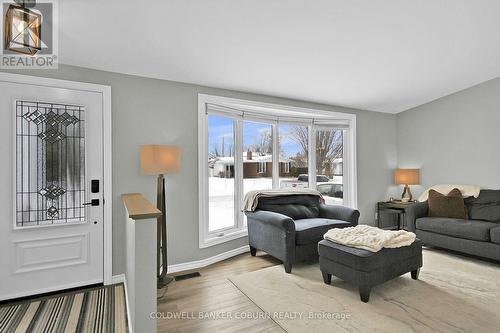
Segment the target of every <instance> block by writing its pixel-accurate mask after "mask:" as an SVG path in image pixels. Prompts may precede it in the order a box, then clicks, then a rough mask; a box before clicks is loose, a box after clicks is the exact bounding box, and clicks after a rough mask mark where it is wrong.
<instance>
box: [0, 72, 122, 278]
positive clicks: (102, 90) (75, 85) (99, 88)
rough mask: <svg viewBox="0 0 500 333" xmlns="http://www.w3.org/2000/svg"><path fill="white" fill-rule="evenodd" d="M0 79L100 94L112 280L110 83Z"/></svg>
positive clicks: (106, 261) (107, 268)
mask: <svg viewBox="0 0 500 333" xmlns="http://www.w3.org/2000/svg"><path fill="white" fill-rule="evenodd" d="M0 82H5V83H19V84H26V85H33V86H43V87H52V88H63V89H69V90H76V91H87V92H94V93H99V94H101V101H102V111H103V112H102V114H103V119H102V124H103V141H104V142H103V173H104V174H103V177H104V180H103V186H102V190H103V198H104V199H103V207H104V221H103V228H104V230H103V256H104V258H103V283H104V285H109V284H112V283H113V243H112V242H113V228H112V224H113V219H112V212H113V209H112V208H113V197H112V155H111V148H112V146H111V87H110V86H105V85H100V84H93V83H85V82H77V81H67V80H60V79H49V78H46V77H38V76H30V75H21V74H11V73H4V72H0Z"/></svg>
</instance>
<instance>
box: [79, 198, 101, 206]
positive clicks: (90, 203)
mask: <svg viewBox="0 0 500 333" xmlns="http://www.w3.org/2000/svg"><path fill="white" fill-rule="evenodd" d="M82 206H99V199H92V200H90V202H85V203H82Z"/></svg>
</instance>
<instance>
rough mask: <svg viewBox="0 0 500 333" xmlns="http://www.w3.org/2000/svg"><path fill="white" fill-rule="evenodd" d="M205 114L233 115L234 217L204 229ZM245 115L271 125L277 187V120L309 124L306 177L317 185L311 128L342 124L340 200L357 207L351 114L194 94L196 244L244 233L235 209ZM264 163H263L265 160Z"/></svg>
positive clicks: (240, 184) (239, 189)
mask: <svg viewBox="0 0 500 333" xmlns="http://www.w3.org/2000/svg"><path fill="white" fill-rule="evenodd" d="M208 114H214V115H218V116H224V117H228V118H232V119H233V121H234V131H235V133H234V140H235V142H234V145H235V152H234V155H235V162H234V183H235V192H234V200H235V223H234V226H233V227H229V228H225V229H221V230H215V231H212V232H209V229H208V226H209V221H208V216H209V214H208V212H209V207H208V203H209V197H208V193H209V192H208V168H207V164H206V159H207V156H208ZM245 120H250V121H257V122H259V123H267V124H270V125H271V126H272V137H273V162H272V177H273V188H278V187H279V173H280V164H279V159H277V158H278V157H279V156H278V154H279V152H278V147H279V133H278V127H279V126H278V123H286V124H297V125H306V126H308V135H309V140H308V141H309V151H308V155H309V158H308V171H309V172H308V178H309V186H310V187H311V188H315V187H316V164H315V161H316V152H315V146H316V131H317V130H320V129H325V128H327V129H332V128H342V129H347V130H346V131H344V137H343V140H344V144H343V149H344V152H343V171H344V175H343V177H344V178H343V185H345V186H343V188H344V189H348V191H347V192H344V205H346V206H349V207H352V208H357V179H356V178H357V177H356V175H357V172H356V115H355V114H351V113H342V112H336V111H327V110H318V109H310V108H301V107H294V106H288V105H279V104H270V103H263V102H256V101H248V100H241V99H235V98H228V97H221V96H214V95H206V94H198V191H199V194H198V204H199V247H200V248H207V247H210V246H214V245H217V244H221V243H225V242H228V241H230V240H233V239H237V238H241V237H245V236H247V228H246V225H245V224H244V215H243V213H242V212H240V207H239V206H240V203H241V202H242V200H243V197H242V193H243V159H242V158H236V157H237V156H243V145H242V143H243V122H244V121H245ZM266 169H267V165H266Z"/></svg>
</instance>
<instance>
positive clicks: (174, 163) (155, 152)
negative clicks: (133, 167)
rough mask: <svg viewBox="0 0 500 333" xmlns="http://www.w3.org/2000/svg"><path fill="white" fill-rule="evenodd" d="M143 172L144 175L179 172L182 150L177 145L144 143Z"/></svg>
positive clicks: (142, 151)
mask: <svg viewBox="0 0 500 333" xmlns="http://www.w3.org/2000/svg"><path fill="white" fill-rule="evenodd" d="M140 154H141V173H142V174H143V175H160V174H165V173H172V172H178V171H179V169H180V161H179V160H180V155H181V152H180V150H179V148H178V147H175V146H162V145H142V146H141V153H140Z"/></svg>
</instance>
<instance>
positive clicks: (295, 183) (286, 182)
mask: <svg viewBox="0 0 500 333" xmlns="http://www.w3.org/2000/svg"><path fill="white" fill-rule="evenodd" d="M329 181H330V178H328V177H327V176H325V175H317V176H316V184H322V183H327V182H329ZM307 187H309V175H307V174H305V173H304V174H300V175H299V176H298V177H297V179H283V180H281V181H280V188H307Z"/></svg>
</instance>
